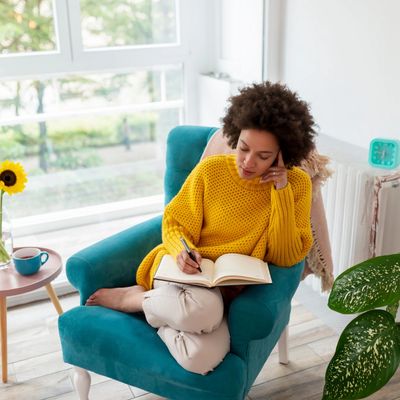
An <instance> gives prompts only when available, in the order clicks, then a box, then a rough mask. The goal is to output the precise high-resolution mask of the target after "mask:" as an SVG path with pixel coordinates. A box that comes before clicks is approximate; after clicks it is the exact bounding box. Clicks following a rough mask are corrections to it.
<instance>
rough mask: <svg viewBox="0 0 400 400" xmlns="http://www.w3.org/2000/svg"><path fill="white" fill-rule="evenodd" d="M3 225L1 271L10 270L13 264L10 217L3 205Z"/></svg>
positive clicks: (0, 250) (0, 251) (0, 255)
mask: <svg viewBox="0 0 400 400" xmlns="http://www.w3.org/2000/svg"><path fill="white" fill-rule="evenodd" d="M2 211H3V212H2V215H1V217H2V224H1V238H0V240H1V244H0V246H2V248H1V249H0V270H2V269H6V268H8V266H9V264H10V262H11V255H12V253H13V236H12V227H11V220H10V215H9V213H8V211H7V208H6V207H4V205H3V210H2Z"/></svg>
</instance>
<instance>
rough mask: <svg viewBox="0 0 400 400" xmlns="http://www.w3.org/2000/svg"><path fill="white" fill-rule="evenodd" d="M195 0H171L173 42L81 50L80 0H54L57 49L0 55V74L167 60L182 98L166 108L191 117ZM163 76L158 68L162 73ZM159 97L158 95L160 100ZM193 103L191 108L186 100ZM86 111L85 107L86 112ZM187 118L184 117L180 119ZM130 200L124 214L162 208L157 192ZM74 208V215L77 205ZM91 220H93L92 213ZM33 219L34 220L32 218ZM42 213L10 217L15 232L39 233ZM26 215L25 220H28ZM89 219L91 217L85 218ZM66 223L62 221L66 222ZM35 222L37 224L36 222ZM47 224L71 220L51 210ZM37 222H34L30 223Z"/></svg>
mask: <svg viewBox="0 0 400 400" xmlns="http://www.w3.org/2000/svg"><path fill="white" fill-rule="evenodd" d="M195 3H196V0H175V7H176V18H177V35H176V37H177V41H176V43H173V44H161V45H157V44H156V45H141V46H121V47H110V48H94V49H84V48H83V45H82V36H81V33H80V32H81V22H80V21H81V15H80V5H79V0H53V16H54V28H55V29H54V31H55V37H56V50H54V51H46V52H39V51H38V52H31V53H24V54H7V55H1V56H0V79H1V80H17V79H38V78H40V79H45V78H48V77H52V76H61V75H67V74H73V73H79V74H89V73H101V72H107V73H109V72H118V73H121V72H129V71H131V72H132V71H134V70H143V69H151V68H157V67H160V66H168V65H176V64H181V65H183V73H184V82H187V84H186V85H184V100H183V104H182V101H169V102H168V105H167V107H168V108H169V107H172V106H174V107H179V106H183V113H181V120H182V122H183V121H185V120H186V121H193V120H194V119H195V118H196V117H195V115H196V113H195V112H194V109H195V107H196V93H195V91H194V90H193V85H192V84H190V85H189V82H192V81H193V77H194V76H195V75H196V74H197V70H196V66H195V63H194V62H193V60H192V53H193V50H191V49H190V46H189V42H190V40H191V37H192V32H191V24H190V21H192V20H193V18H196V11H197V10H198V8H199V5H196V4H195ZM163 77H164V80H165V76H164V73H162V78H163ZM162 100H163V99H162ZM190 104H193V107H190V106H188V105H190ZM165 107H166V106H165V104H162V101H161V102H159V103H152V104H142V105H128V106H121V105H120V106H115V107H114V106H112V107H108V109H107V110H104V109H99V110H92V112H94V113H97V112H98V113H101V114H104V113H107V112H110V113H113V112H115V111H136V112H137V111H140V110H142V109H150V108H151V109H163V108H165ZM88 111H89V110H85V113H86V112H88ZM79 113H80V111H71V112H63V113H60V114H54V115H49V114H46V113H45V114H39V115H29V116H19V117H17V118H3V119H2V121H1V122H2V124H3V125H4V124H13V123H16V119H18V122H19V123H24V122H33V121H36V122H37V121H41V120H49V119H54V118H59V117H65V116H73V115H76V114H79ZM185 117H186V118H185ZM134 203H135V202H134V201H133V200H132V208H131V209H130V210H128V209H126V208H124V211H125V213H126V215H128V214H129V212H131V215H137V214H139V213H140V211H139V210H141V211H142V212H154V211H155V210H156V209H157V207H158V209H159V211H161V210H162V207H163V201H162V196H158V201H157V202H156V203H157V204H155V203H154V202H152V206H151V207H150V208H149V210H144V209H143V205H142V204H140V206H141V207H138V206H135V204H134ZM119 208H120V207H119V206H118V207H114V206H111V207H110V210H111V211H110V215H109V216H110V218H112V213H113V210H114V209H117V211H116V217H117V216H119V217H120V216H121V214H120V209H119ZM76 212H77V213H78V214H79V210H78V209H77V210H76ZM88 214H89V215H92V216H93V221H94V222H95V221H96V220H97V217H96V215H95V214H94V213H91V212H89V213H88ZM36 219H37V220H38V223H37V224H36V223H35V220H36ZM42 219H43V216H37V218H34V217H30V218H21V219H20V220H18V221H15V223H16V228H17V231H18V233H20V232H24V229H28V230H29V232H30V233H34V232H35V231H36V232H40V229H42V228H41V222H39V221H41V220H42ZM28 220H29V221H28ZM87 222H88V223H90V221H87ZM66 224H67V225H66ZM36 225H37V226H36ZM51 225H52V226H53V227H58V228H59V229H62V228H64V227H66V226H68V225H70V221H69V222H68V221H67V219H66V218H65V215H64V213H63V212H57V213H53V216H52V221H51ZM35 226H36V227H35Z"/></svg>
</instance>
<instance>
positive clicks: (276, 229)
mask: <svg viewBox="0 0 400 400" xmlns="http://www.w3.org/2000/svg"><path fill="white" fill-rule="evenodd" d="M297 171H298V172H297V173H296V174H295V176H294V177H293V179H291V181H289V182H288V184H287V186H286V187H285V188H283V189H280V190H276V189H275V187H274V186H273V185H272V188H271V218H270V223H269V228H268V251H267V254H266V260H267V261H269V262H271V263H274V264H276V265H279V266H292V265H293V264H296V263H298V262H299V261H301V260H302V259H303V258H304V257H305V256H306V255H307V253H308V252H309V250H310V248H311V245H312V242H313V238H312V231H311V217H310V215H311V195H312V187H311V179H310V177H309V176H308V175H307V174H306V173H304V172H303V171H299V170H297Z"/></svg>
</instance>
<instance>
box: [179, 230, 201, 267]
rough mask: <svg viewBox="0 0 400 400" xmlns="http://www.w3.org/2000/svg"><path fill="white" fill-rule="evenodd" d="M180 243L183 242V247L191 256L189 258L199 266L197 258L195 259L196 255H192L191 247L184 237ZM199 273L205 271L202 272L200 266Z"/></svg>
mask: <svg viewBox="0 0 400 400" xmlns="http://www.w3.org/2000/svg"><path fill="white" fill-rule="evenodd" d="M180 241H181V242H182V244H183V247H184V248H185V250H186V252H187V253H188V254H189V257H190V258H191V259H192V260H193V261H194V262H195V263H196V264H197V265H199V264H198V263H197V260H196V257H195V256H194V254H193V253H192V250H191V249H190V247H189V246H188V244H187V243H186V240H185V239H184V238H183V237H181V238H180ZM199 271H200V272H203V271H202V270H201V268H200V265H199Z"/></svg>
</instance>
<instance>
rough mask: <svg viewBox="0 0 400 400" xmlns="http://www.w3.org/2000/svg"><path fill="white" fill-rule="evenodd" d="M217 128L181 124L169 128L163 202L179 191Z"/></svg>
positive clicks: (166, 201) (168, 200) (169, 199)
mask: <svg viewBox="0 0 400 400" xmlns="http://www.w3.org/2000/svg"><path fill="white" fill-rule="evenodd" d="M217 129H218V128H210V127H205V126H190V125H181V126H177V127H176V128H174V129H172V130H171V132H170V133H169V135H168V139H167V155H166V164H167V165H166V171H165V176H164V192H165V204H168V203H169V202H170V201H171V200H172V198H173V197H174V196H175V195H176V194H177V193H178V192H179V189H180V188H181V186H182V184H183V182H184V181H185V179H186V177H187V176H188V175H189V173H190V172H191V171H192V169H193V168H194V167H195V166H196V164H197V163H198V162H199V160H200V157H201V155H202V154H203V151H204V148H205V147H206V144H207V142H208V140H209V139H210V138H211V136H212V135H213V133H214V132H215V131H216V130H217Z"/></svg>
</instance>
